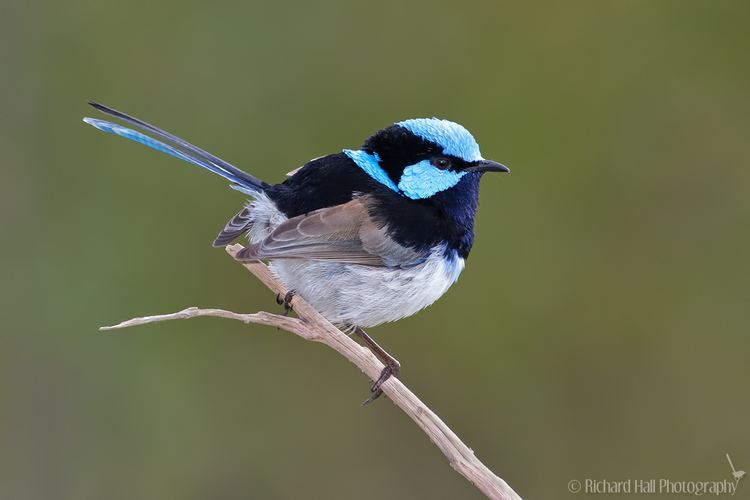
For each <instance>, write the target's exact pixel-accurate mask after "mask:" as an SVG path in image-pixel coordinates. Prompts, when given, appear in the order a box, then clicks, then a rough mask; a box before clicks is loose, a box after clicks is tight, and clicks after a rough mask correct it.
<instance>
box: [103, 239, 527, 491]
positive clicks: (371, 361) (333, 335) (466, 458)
mask: <svg viewBox="0 0 750 500" xmlns="http://www.w3.org/2000/svg"><path fill="white" fill-rule="evenodd" d="M242 248H243V247H242V245H232V246H228V247H227V248H226V250H227V253H229V255H231V256H233V257H234V256H235V255H236V254H237V252H239V251H240V250H242ZM242 265H243V266H244V267H245V268H246V269H247V270H248V271H250V272H251V273H253V274H254V275H255V276H256V277H257V278H258V279H259V280H260V281H262V282H263V284H264V285H266V286H267V287H268V288H270V289H271V291H273V292H274V293H277V294H281V295H282V296H283V295H285V294H286V292H287V291H288V290H287V289H286V287H285V286H284V284H283V283H281V282H280V281H279V280H278V279H276V277H275V276H274V275H273V274H272V273H271V271H270V270H269V269H268V266H266V265H265V264H263V263H262V262H252V263H243V264H242ZM291 305H292V307H293V308H294V312H295V313H296V314H297V318H291V317H287V316H281V315H278V314H271V313H267V312H262V311H261V312H257V313H253V314H238V313H234V312H231V311H225V310H223V309H198V308H197V307H190V308H188V309H184V310H182V311H179V312H176V313H173V314H163V315H159V316H144V317H140V318H134V319H131V320H128V321H124V322H122V323H120V324H117V325H113V326H104V327H101V328H100V330H114V329H118V328H128V327H131V326H137V325H144V324H147V323H154V322H158V321H169V320H173V319H189V318H196V317H200V316H214V317H218V318H226V319H233V320H237V321H242V322H244V323H255V324H259V325H269V326H276V327H278V328H281V329H282V330H286V331H288V332H290V333H293V334H295V335H297V336H299V337H302V338H303V339H305V340H311V341H313V342H320V343H322V344H325V345H327V346H328V347H330V348H331V349H334V350H335V351H337V352H338V353H339V354H341V355H342V356H344V357H345V358H346V359H348V360H349V361H351V362H352V363H354V364H355V365H357V367H358V368H359V369H360V370H362V372H363V373H364V374H365V375H367V376H368V377H369V378H370V380H376V379H377V378H378V376H379V375H380V372H381V370H382V369H383V363H381V362H380V360H379V359H378V358H377V357H375V355H373V354H372V353H371V352H370V351H369V350H368V349H366V348H365V347H362V346H361V345H359V344H358V343H357V342H355V341H354V340H353V339H351V338H350V337H349V336H348V335H346V334H344V333H343V332H342V331H341V330H339V329H338V328H336V327H335V326H333V325H332V324H331V323H330V322H329V321H328V320H327V319H325V318H324V317H323V316H321V315H320V314H319V313H318V312H317V311H315V310H314V309H313V308H312V307H311V306H310V305H309V304H308V303H307V302H305V301H304V300H303V299H302V298H301V297H299V296H298V295H295V296H294V297H293V298H292V301H291ZM382 390H383V393H384V394H385V395H386V396H388V397H389V398H390V399H391V401H393V402H394V403H395V404H396V406H398V407H399V408H401V410H402V411H403V412H404V413H406V414H407V415H408V416H409V417H410V418H411V419H412V420H413V421H414V422H415V423H416V424H417V425H418V426H419V427H420V428H421V429H422V431H424V433H425V434H427V437H429V438H430V440H431V441H432V442H433V443H434V444H435V446H437V447H438V448H439V449H440V451H441V452H442V453H443V455H445V456H446V458H448V461H449V462H450V464H451V466H452V467H453V468H454V469H455V470H456V471H458V472H459V473H460V474H461V475H463V476H464V477H465V478H466V479H468V480H469V481H471V483H472V484H474V486H476V487H477V488H478V489H479V490H481V491H482V493H484V494H485V495H487V496H488V497H489V498H493V499H499V500H520V498H521V497H520V496H518V494H517V493H516V492H515V491H513V489H512V488H511V487H510V486H508V484H507V483H506V482H505V481H503V480H502V479H501V478H500V477H498V476H497V475H495V473H493V472H492V471H491V470H490V469H489V468H488V467H487V466H485V465H484V464H483V463H482V462H481V461H480V460H479V459H478V458H477V457H476V456H475V455H474V452H473V451H472V450H471V448H469V447H468V446H466V445H465V444H464V443H463V442H462V441H461V440H460V439H459V438H458V436H456V434H455V433H454V432H453V431H452V430H451V429H450V428H449V427H448V426H447V425H445V423H444V422H443V421H442V420H440V417H438V416H437V415H436V414H435V413H434V412H433V411H432V410H430V409H429V408H428V407H427V405H425V404H424V403H423V402H422V401H420V400H419V398H417V396H415V395H414V393H413V392H411V391H410V390H409V389H408V388H407V387H406V386H405V385H404V384H403V383H402V382H401V381H400V380H399V379H397V378H394V377H391V378H389V379H388V380H386V381H385V382H384V383H383V385H382Z"/></svg>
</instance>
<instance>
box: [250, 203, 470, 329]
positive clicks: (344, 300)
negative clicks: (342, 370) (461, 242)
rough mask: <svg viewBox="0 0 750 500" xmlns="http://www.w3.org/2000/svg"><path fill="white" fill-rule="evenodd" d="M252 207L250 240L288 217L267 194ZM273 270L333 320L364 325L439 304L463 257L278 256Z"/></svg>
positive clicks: (438, 252) (438, 250)
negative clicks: (395, 264)
mask: <svg viewBox="0 0 750 500" xmlns="http://www.w3.org/2000/svg"><path fill="white" fill-rule="evenodd" d="M251 207H252V208H253V212H252V213H253V218H254V224H253V228H252V229H251V231H250V234H249V235H248V236H249V239H250V242H251V243H257V242H259V241H261V240H262V239H263V238H265V237H267V236H268V234H270V232H271V231H272V230H273V229H274V228H275V227H276V226H277V225H278V224H280V223H282V222H283V221H285V220H286V217H284V215H282V214H281V213H280V212H279V211H278V209H277V208H276V206H275V205H274V204H273V203H272V202H271V201H270V200H269V199H268V198H267V197H266V196H265V195H262V194H261V195H257V197H256V199H255V200H254V201H253V202H252V203H251ZM270 268H271V271H273V272H274V274H276V276H278V278H279V279H280V280H281V281H282V282H283V283H284V284H285V285H286V286H287V287H288V288H289V289H291V290H294V291H295V292H296V293H298V294H299V295H300V296H301V297H302V298H304V299H305V300H306V301H307V302H309V303H310V305H311V306H313V307H314V308H315V309H316V310H317V311H318V312H320V313H321V314H322V315H323V316H325V317H326V318H327V319H328V320H329V321H330V322H332V323H335V324H347V325H355V326H361V327H365V328H366V327H371V326H376V325H380V324H382V323H387V322H389V321H396V320H398V319H401V318H405V317H407V316H411V315H412V314H414V313H416V312H417V311H419V310H421V309H424V308H425V307H427V306H429V305H430V304H432V303H433V302H435V301H436V300H437V299H439V298H440V297H441V296H442V295H443V294H444V293H445V292H446V291H447V290H448V288H450V286H451V285H452V284H453V283H455V282H456V280H457V279H458V276H459V274H461V271H462V270H463V268H464V259H462V258H460V257H455V258H453V259H450V260H448V259H446V258H445V256H444V247H443V246H438V247H435V248H434V249H433V251H432V253H431V254H430V256H429V257H428V258H427V259H426V260H425V261H424V262H423V263H421V264H419V265H416V266H413V267H410V268H407V269H401V268H392V267H372V266H364V265H359V264H342V263H339V262H328V261H314V260H301V259H275V260H272V261H271V262H270Z"/></svg>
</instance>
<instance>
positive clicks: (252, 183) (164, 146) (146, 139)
mask: <svg viewBox="0 0 750 500" xmlns="http://www.w3.org/2000/svg"><path fill="white" fill-rule="evenodd" d="M89 104H90V105H91V106H93V107H94V108H96V109H98V110H99V111H101V112H103V113H105V114H107V115H110V116H113V117H115V118H118V119H120V120H122V121H124V122H126V123H128V124H130V125H133V126H135V127H137V128H140V129H141V130H144V131H146V132H150V133H151V134H153V135H154V136H156V137H158V138H160V139H163V140H164V141H167V142H166V143H165V142H162V141H159V140H156V139H154V138H152V137H150V136H148V135H146V134H143V133H141V132H138V131H136V130H133V129H130V128H127V127H124V126H122V125H119V124H117V123H112V122H108V121H105V120H97V119H96V118H88V117H87V118H84V119H83V121H84V122H86V123H88V124H89V125H92V126H94V127H96V128H98V129H99V130H102V131H104V132H108V133H110V134H115V135H119V136H120V137H124V138H126V139H130V140H132V141H135V142H139V143H141V144H143V145H146V146H148V147H150V148H153V149H156V150H157V151H161V152H163V153H167V154H170V155H172V156H175V157H177V158H179V159H181V160H183V161H186V162H188V163H192V164H193V165H198V166H199V167H202V168H205V169H206V170H209V171H211V172H213V173H215V174H218V175H220V176H222V177H224V178H225V179H228V180H230V181H232V183H233V184H232V186H231V187H232V188H233V189H236V190H238V191H241V192H243V193H246V194H249V195H253V194H257V193H260V192H263V191H265V190H266V188H267V187H268V184H266V183H265V182H263V181H261V180H260V179H257V178H255V177H253V176H252V175H250V174H248V173H247V172H244V171H243V170H240V169H239V168H237V167H235V166H234V165H232V164H231V163H228V162H226V161H224V160H222V159H221V158H219V157H217V156H214V155H212V154H211V153H208V152H206V151H204V150H202V149H201V148H199V147H197V146H194V145H192V144H190V143H189V142H187V141H185V140H183V139H180V138H179V137H177V136H175V135H172V134H170V133H169V132H165V131H163V130H161V129H160V128H157V127H154V126H153V125H151V124H149V123H146V122H144V121H143V120H139V119H138V118H134V117H132V116H129V115H126V114H125V113H122V112H120V111H117V110H115V109H112V108H110V107H108V106H105V105H103V104H99V103H97V102H93V101H89Z"/></svg>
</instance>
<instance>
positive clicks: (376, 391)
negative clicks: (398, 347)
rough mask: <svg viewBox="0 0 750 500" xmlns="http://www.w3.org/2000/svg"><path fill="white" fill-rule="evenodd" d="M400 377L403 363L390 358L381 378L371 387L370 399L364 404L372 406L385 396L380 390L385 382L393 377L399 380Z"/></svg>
mask: <svg viewBox="0 0 750 500" xmlns="http://www.w3.org/2000/svg"><path fill="white" fill-rule="evenodd" d="M399 375H401V363H399V362H398V360H396V358H394V357H390V356H389V358H388V359H387V360H386V365H385V366H384V367H383V369H382V370H381V372H380V376H379V377H378V379H377V380H376V381H375V382H373V384H372V386H370V393H371V394H370V397H369V398H367V399H366V400H364V401H363V402H362V404H363V405H366V404H370V403H372V402H373V401H375V400H376V399H378V398H379V397H380V396H381V395H382V394H383V389H381V388H380V387H381V386H382V385H383V382H385V381H386V380H388V379H389V378H391V377H396V378H398V376H399Z"/></svg>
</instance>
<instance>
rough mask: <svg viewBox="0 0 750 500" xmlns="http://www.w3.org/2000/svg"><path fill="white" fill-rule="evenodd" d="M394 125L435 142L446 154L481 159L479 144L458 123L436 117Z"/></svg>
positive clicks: (472, 159)
mask: <svg viewBox="0 0 750 500" xmlns="http://www.w3.org/2000/svg"><path fill="white" fill-rule="evenodd" d="M396 125H398V126H400V127H403V128H405V129H406V130H408V131H409V132H411V133H412V134H414V135H416V136H418V137H421V138H422V139H425V140H427V141H430V142H433V143H435V144H437V145H438V146H440V147H441V148H443V153H444V154H446V155H452V156H456V157H458V158H461V159H462V160H464V161H467V162H472V161H478V160H481V159H482V154H481V153H480V152H479V144H477V141H476V140H475V139H474V136H473V135H471V133H469V131H468V130H466V129H465V128H464V127H463V126H461V125H459V124H458V123H454V122H451V121H448V120H440V119H438V118H416V119H413V120H406V121H403V122H398V123H397V124H396Z"/></svg>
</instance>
